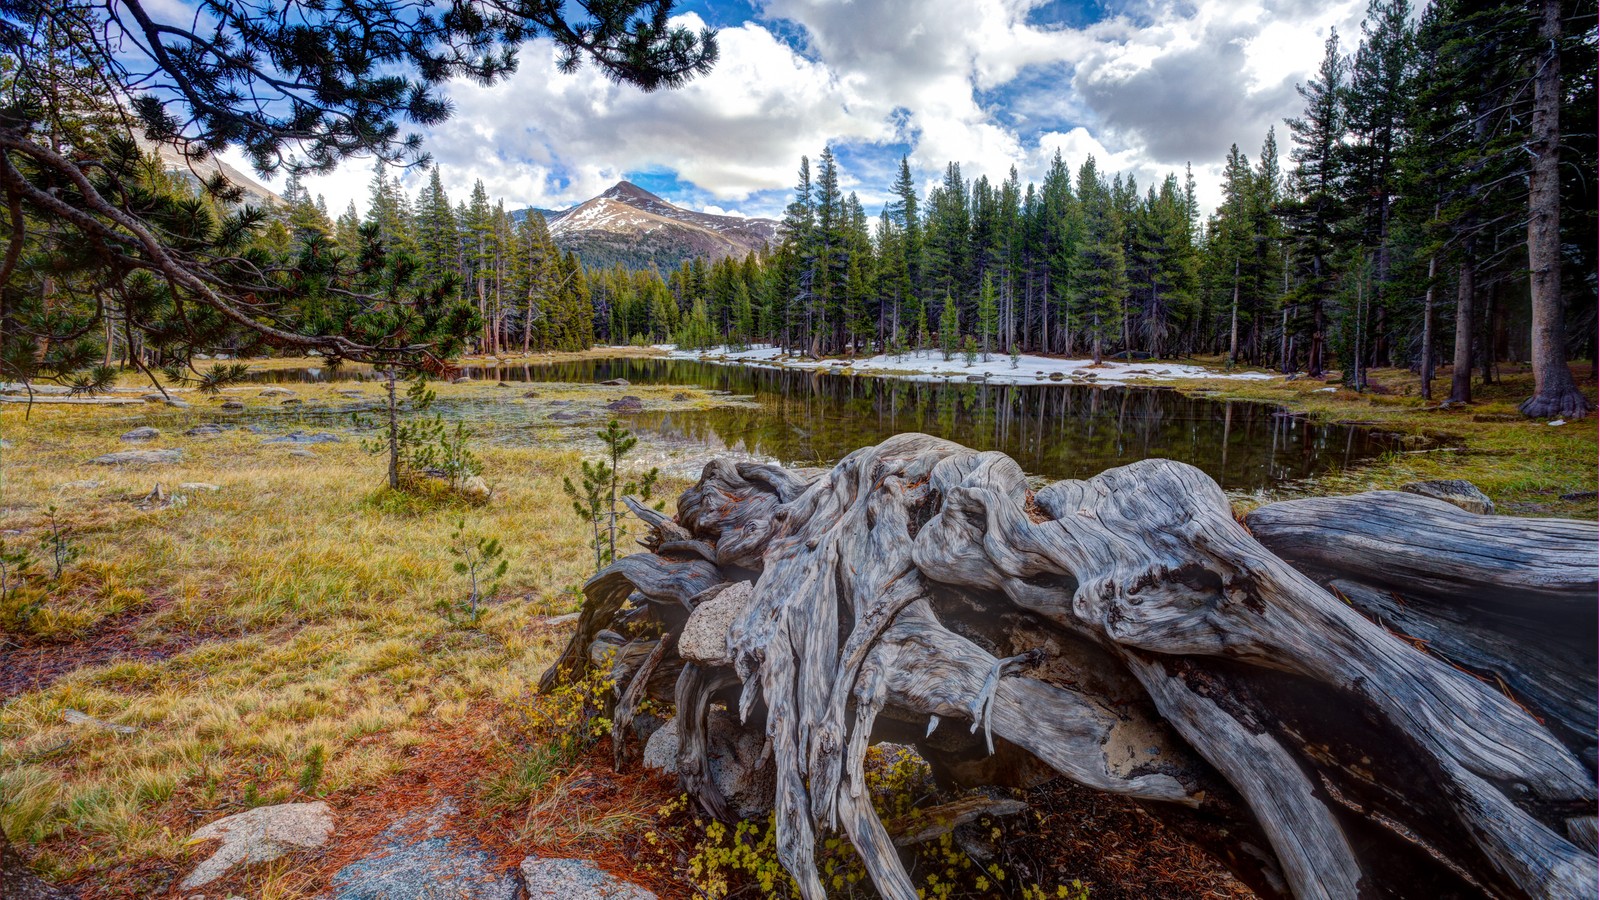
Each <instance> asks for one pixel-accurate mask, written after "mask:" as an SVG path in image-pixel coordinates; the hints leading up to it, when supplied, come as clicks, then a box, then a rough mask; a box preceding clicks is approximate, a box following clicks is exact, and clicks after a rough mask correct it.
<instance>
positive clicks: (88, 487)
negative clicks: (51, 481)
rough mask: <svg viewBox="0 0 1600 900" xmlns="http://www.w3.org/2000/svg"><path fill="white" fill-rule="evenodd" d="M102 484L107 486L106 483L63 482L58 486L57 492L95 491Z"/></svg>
mask: <svg viewBox="0 0 1600 900" xmlns="http://www.w3.org/2000/svg"><path fill="white" fill-rule="evenodd" d="M102 484H105V482H104V481H63V482H61V483H60V484H58V485H56V490H58V491H92V490H94V489H95V488H97V487H99V486H100V485H102Z"/></svg>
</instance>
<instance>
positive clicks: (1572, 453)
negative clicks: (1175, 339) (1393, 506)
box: [1174, 364, 1600, 520]
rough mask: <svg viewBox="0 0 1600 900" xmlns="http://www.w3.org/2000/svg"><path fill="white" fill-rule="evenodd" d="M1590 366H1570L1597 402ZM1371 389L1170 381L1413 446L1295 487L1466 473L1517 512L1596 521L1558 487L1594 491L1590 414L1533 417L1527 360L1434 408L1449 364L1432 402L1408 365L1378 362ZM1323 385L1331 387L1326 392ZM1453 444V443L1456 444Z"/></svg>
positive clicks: (1333, 487)
mask: <svg viewBox="0 0 1600 900" xmlns="http://www.w3.org/2000/svg"><path fill="white" fill-rule="evenodd" d="M1588 370H1589V367H1588V365H1587V364H1584V365H1581V366H1576V367H1574V372H1573V374H1574V376H1575V377H1576V380H1577V382H1578V384H1579V387H1580V389H1582V390H1583V392H1584V394H1585V395H1586V396H1588V398H1589V402H1590V403H1591V404H1593V403H1594V402H1595V395H1596V394H1595V382H1594V380H1593V379H1592V378H1590V377H1589V371H1588ZM1369 377H1370V379H1371V383H1372V384H1373V385H1374V389H1373V390H1369V391H1367V392H1364V393H1356V392H1355V391H1352V390H1349V389H1347V388H1344V387H1342V386H1339V385H1330V384H1326V383H1324V382H1322V381H1318V380H1311V379H1300V380H1297V381H1283V380H1281V379H1275V380H1272V381H1241V380H1229V379H1221V378H1218V379H1209V380H1207V379H1199V380H1186V381H1180V382H1174V384H1175V385H1176V386H1177V387H1178V388H1179V389H1180V390H1183V391H1185V392H1188V393H1199V392H1206V394H1207V396H1213V397H1215V398H1217V399H1235V400H1259V401H1265V402H1270V403H1277V404H1280V405H1282V406H1284V407H1287V408H1288V409H1290V410H1293V411H1295V412H1300V413H1305V414H1306V415H1308V416H1309V417H1311V418H1312V419H1314V420H1317V421H1325V422H1358V423H1362V424H1366V425H1369V426H1371V427H1374V428H1377V429H1379V430H1383V431H1392V432H1395V433H1397V434H1400V435H1401V436H1402V445H1404V444H1405V443H1406V441H1405V440H1404V439H1405V438H1408V437H1409V438H1415V439H1417V440H1415V441H1414V442H1413V443H1415V444H1416V445H1417V446H1416V447H1415V448H1414V449H1399V450H1395V451H1392V452H1390V453H1387V454H1384V455H1383V456H1381V457H1379V458H1378V459H1376V460H1372V461H1370V462H1368V463H1366V464H1363V465H1361V466H1359V467H1355V468H1351V469H1346V470H1342V471H1333V472H1329V473H1326V474H1324V475H1321V476H1318V477H1317V478H1315V479H1313V480H1312V481H1309V482H1305V483H1302V484H1299V485H1296V486H1295V487H1294V491H1293V492H1294V493H1300V494H1349V493H1357V492H1360V491H1369V490H1390V489H1394V488H1398V487H1399V486H1400V485H1402V484H1405V483H1406V482H1408V481H1425V480H1430V479H1438V478H1464V479H1466V480H1468V481H1471V482H1472V483H1473V484H1476V485H1477V486H1478V487H1479V488H1480V489H1482V490H1483V492H1484V493H1486V494H1488V495H1489V498H1490V499H1492V500H1494V501H1495V503H1496V504H1498V505H1499V509H1498V511H1500V512H1504V513H1509V514H1513V515H1541V516H1561V517H1566V518H1575V519H1591V520H1592V519H1594V518H1595V517H1596V514H1597V507H1596V503H1595V501H1594V500H1593V499H1587V500H1576V501H1572V500H1563V499H1562V498H1561V495H1563V494H1576V493H1582V492H1585V491H1593V490H1595V484H1596V477H1597V468H1596V458H1597V452H1600V450H1597V441H1596V436H1597V430H1596V427H1595V426H1596V419H1595V418H1594V417H1590V418H1588V419H1584V420H1582V421H1578V422H1569V423H1567V424H1565V425H1560V426H1554V427H1552V426H1551V425H1549V424H1548V423H1547V422H1546V421H1545V420H1542V419H1540V420H1530V419H1526V418H1524V417H1523V416H1522V415H1521V414H1519V413H1518V412H1517V404H1519V403H1521V402H1522V401H1523V400H1525V399H1527V398H1528V397H1529V396H1531V395H1532V394H1533V376H1532V374H1531V373H1530V372H1529V371H1528V370H1527V368H1526V367H1525V366H1512V365H1504V366H1502V367H1501V368H1500V372H1499V380H1498V381H1497V382H1495V383H1493V384H1489V385H1483V384H1480V383H1478V382H1477V381H1476V380H1474V383H1473V396H1474V402H1473V403H1472V405H1470V406H1467V407H1455V408H1451V409H1438V408H1437V407H1438V406H1439V405H1440V401H1441V400H1442V399H1443V398H1445V397H1448V396H1449V394H1450V370H1449V369H1448V368H1445V369H1443V370H1441V371H1440V372H1439V374H1438V376H1437V377H1436V379H1435V381H1434V385H1433V394H1434V398H1435V399H1434V400H1433V401H1432V402H1424V401H1423V400H1422V399H1421V397H1420V396H1419V393H1420V385H1419V384H1418V379H1417V376H1416V375H1415V374H1413V373H1412V372H1409V371H1406V370H1404V369H1374V370H1372V371H1371V372H1370V373H1369ZM1329 388H1333V390H1331V391H1329V390H1328V389H1329ZM1452 448H1459V449H1452Z"/></svg>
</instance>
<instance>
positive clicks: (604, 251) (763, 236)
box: [524, 181, 778, 272]
mask: <svg viewBox="0 0 1600 900" xmlns="http://www.w3.org/2000/svg"><path fill="white" fill-rule="evenodd" d="M526 212H527V211H526V210H525V211H524V214H525V213H526ZM539 212H544V211H543V210H539ZM544 215H545V218H546V220H547V221H548V222H549V224H550V233H551V235H552V236H553V237H554V238H555V241H556V245H557V246H559V247H561V248H562V249H563V250H572V251H574V252H576V253H577V254H578V256H579V258H581V259H582V260H583V261H584V264H585V265H587V266H588V267H589V268H591V269H594V268H603V267H609V266H611V265H614V264H616V263H622V264H623V265H625V266H628V267H629V268H644V267H646V266H649V265H652V264H653V265H655V266H656V268H658V269H660V270H662V271H663V272H664V271H666V270H668V269H672V268H676V267H677V266H678V264H679V263H681V262H682V261H683V260H685V259H692V258H694V257H696V256H700V257H705V258H706V259H708V260H712V261H715V260H718V259H722V258H723V257H727V256H733V257H743V256H744V255H745V254H747V253H749V252H750V251H752V250H760V249H762V248H763V247H765V246H767V245H769V244H776V243H777V238H778V223H777V222H775V221H773V220H771V219H755V218H748V219H747V218H740V217H738V216H715V215H710V214H708V213H698V212H693V211H691V210H687V209H684V208H682V207H680V206H675V205H673V204H671V203H669V202H667V201H666V200H663V199H662V198H660V197H657V196H656V195H655V194H652V193H650V192H649V191H647V190H645V189H644V188H641V187H639V186H638V185H636V184H633V183H631V182H627V181H620V182H617V184H616V185H615V186H613V187H611V188H610V189H608V190H607V191H606V192H605V193H603V194H601V195H599V196H598V197H594V198H591V199H589V200H586V201H584V202H583V203H580V204H578V205H577V206H574V207H572V208H571V209H566V210H562V211H560V212H554V213H551V212H544Z"/></svg>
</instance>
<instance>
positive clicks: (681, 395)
mask: <svg viewBox="0 0 1600 900" xmlns="http://www.w3.org/2000/svg"><path fill="white" fill-rule="evenodd" d="M672 399H673V400H675V401H677V402H678V403H682V402H684V401H685V400H693V399H694V398H693V397H691V396H689V395H688V394H686V393H684V392H683V391H679V392H677V393H676V394H673V395H672Z"/></svg>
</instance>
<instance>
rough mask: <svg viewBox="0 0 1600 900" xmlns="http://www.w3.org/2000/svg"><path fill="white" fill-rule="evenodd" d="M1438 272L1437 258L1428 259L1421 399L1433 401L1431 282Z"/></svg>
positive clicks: (1424, 301) (1423, 310) (1423, 317)
mask: <svg viewBox="0 0 1600 900" xmlns="http://www.w3.org/2000/svg"><path fill="white" fill-rule="evenodd" d="M1438 271H1439V260H1438V258H1437V257H1429V258H1428V292H1427V294H1425V295H1424V296H1423V299H1422V365H1421V366H1420V368H1421V369H1422V373H1421V374H1422V399H1424V400H1432V399H1433V325H1434V323H1433V287H1434V284H1433V280H1434V276H1435V275H1436V274H1437V273H1438Z"/></svg>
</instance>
